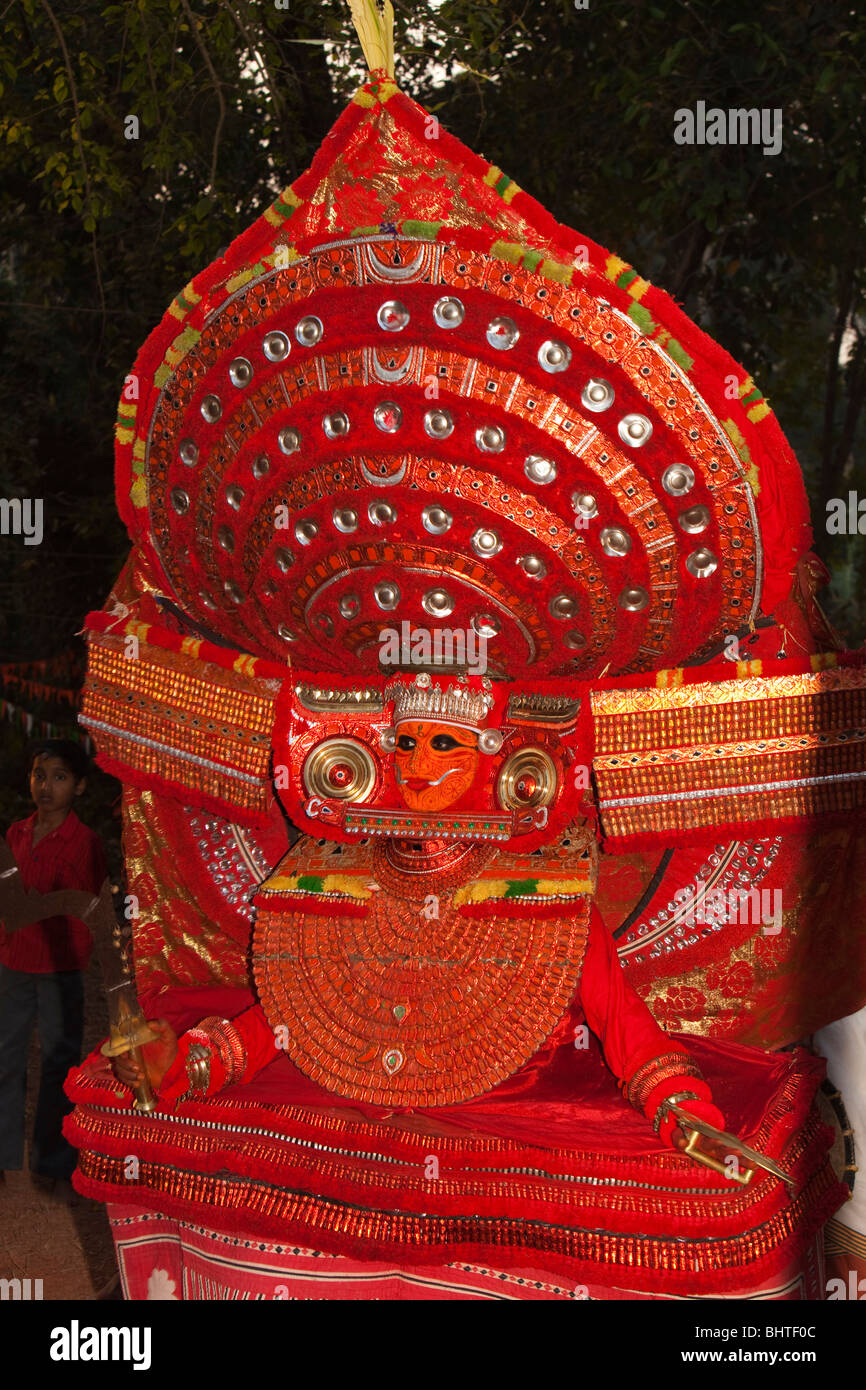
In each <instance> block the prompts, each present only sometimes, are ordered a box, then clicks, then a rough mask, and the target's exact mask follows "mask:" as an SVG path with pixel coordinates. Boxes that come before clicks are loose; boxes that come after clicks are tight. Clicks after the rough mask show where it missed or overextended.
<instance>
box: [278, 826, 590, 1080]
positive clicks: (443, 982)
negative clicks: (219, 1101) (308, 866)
mask: <svg viewBox="0 0 866 1390" xmlns="http://www.w3.org/2000/svg"><path fill="white" fill-rule="evenodd" d="M299 850H300V852H301V853H302V852H303V851H302V848H301V847H299ZM363 850H364V847H363V846H359V847H358V851H356V853H360V852H363ZM366 852H367V854H370V850H369V849H368V850H367V851H366ZM293 858H294V856H293V855H290V856H289V857H288V858H287V860H285V861H284V862H283V864H282V865H281V866H280V868H279V870H278V873H277V876H276V877H279V876H280V875H285V874H286V873H287V872H301V871H302V870H303V867H304V866H303V865H301V866H300V868H299V867H298V863H297V862H294V863H293ZM369 863H370V867H371V869H372V866H373V861H372V859H370V860H369ZM431 877H432V879H433V882H432V884H431V891H436V892H438V887H437V883H436V879H435V875H432V876H431ZM269 898H274V899H275V900H276V899H278V898H279V893H278V892H277V893H274V892H273V891H272V890H271V889H270V885H269V884H268V883H266V884H265V885H264V886H263V887H262V888H261V889H260V891H259V893H258V895H257V897H256V910H257V925H256V929H255V936H254V945H253V969H254V973H255V978H256V983H257V987H258V992H259V997H260V999H261V1002H262V1005H263V1007H264V1009H265V1012H266V1013H267V1015H268V1019H269V1021H270V1022H272V1023H273V1025H274V1026H275V1027H276V1026H277V1025H280V1024H282V1025H285V1027H286V1028H287V1030H288V1038H289V1044H288V1050H289V1056H290V1057H291V1059H292V1061H293V1062H294V1063H295V1064H296V1066H298V1067H300V1069H301V1070H302V1071H304V1072H306V1074H307V1075H308V1076H310V1077H312V1078H313V1080H314V1081H317V1082H319V1084H320V1085H322V1086H325V1087H326V1088H327V1089H328V1090H331V1091H336V1092H337V1093H338V1094H340V1095H344V1096H346V1097H349V1098H352V1099H355V1100H364V1101H366V1102H368V1103H370V1104H374V1105H392V1104H400V1105H411V1106H416V1105H417V1106H434V1105H453V1104H457V1103H458V1102H460V1101H462V1100H467V1099H469V1098H470V1097H472V1096H476V1095H481V1094H482V1093H483V1092H485V1091H488V1090H490V1088H491V1087H492V1086H495V1085H496V1084H497V1082H499V1081H501V1080H504V1078H505V1077H507V1076H511V1075H512V1074H513V1073H514V1072H515V1071H516V1070H517V1069H518V1068H519V1067H520V1066H521V1065H522V1064H523V1063H524V1062H525V1061H527V1060H528V1058H529V1057H531V1056H532V1054H533V1053H534V1052H535V1051H536V1050H537V1049H538V1047H539V1046H540V1045H541V1043H542V1042H543V1041H544V1039H545V1038H546V1037H547V1035H548V1034H549V1033H550V1031H551V1029H552V1028H553V1026H554V1024H555V1023H556V1022H557V1021H558V1020H559V1018H560V1017H561V1016H562V1014H563V1012H564V1011H565V1009H566V1008H567V1006H568V1004H569V1002H570V1000H571V999H572V997H573V995H574V992H575V990H576V988H577V984H578V981H579V979H580V970H581V964H582V961H583V955H584V951H585V949H586V941H587V935H588V930H589V901H588V899H587V898H578V899H577V900H576V901H575V902H573V903H570V904H569V905H568V908H567V909H565V908H564V909H563V914H562V916H558V917H557V916H547V915H545V916H544V917H539V916H536V915H535V914H534V913H533V912H531V911H527V912H526V913H523V914H521V913H519V912H517V911H516V910H515V905H514V904H512V903H508V904H507V905H504V906H503V909H502V911H501V913H497V914H495V915H490V916H485V917H483V918H473V917H469V916H466V915H465V914H462V913H460V912H459V911H457V910H456V909H454V908H453V907H452V906H450V905H449V904H448V903H447V901H445V900H444V899H443V900H442V901H441V902H440V904H439V916H438V917H431V918H430V919H429V920H427V919H426V918H425V917H423V916H421V917H420V918H419V913H418V906H417V903H413V902H405V901H403V900H401V899H400V898H398V897H396V896H395V895H394V894H393V892H392V891H390V890H389V891H387V892H385V891H383V892H381V893H375V894H373V896H372V899H371V902H370V907H369V912H368V914H367V915H365V916H362V917H359V916H352V917H341V916H340V914H339V908H338V907H337V908H336V909H335V912H334V914H333V915H332V916H321V915H317V914H310V915H304V914H303V913H293V912H291V911H287V910H285V908H282V907H279V906H277V905H276V903H275V905H274V906H271V905H270V903H269ZM396 1009H403V1010H405V1013H404V1014H403V1015H402V1016H401V1017H398V1015H397V1012H396V1011H395V1010H396Z"/></svg>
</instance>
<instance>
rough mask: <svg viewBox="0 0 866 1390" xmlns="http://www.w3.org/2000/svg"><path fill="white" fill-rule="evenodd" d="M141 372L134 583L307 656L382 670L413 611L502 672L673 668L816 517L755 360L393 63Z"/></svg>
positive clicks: (127, 407)
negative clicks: (474, 149) (396, 78)
mask: <svg viewBox="0 0 866 1390" xmlns="http://www.w3.org/2000/svg"><path fill="white" fill-rule="evenodd" d="M132 379H134V380H135V382H136V384H137V388H138V390H137V399H136V400H128V401H127V400H124V401H123V402H122V403H121V412H120V422H119V427H118V435H117V439H118V471H117V477H118V487H119V494H120V497H119V502H120V507H121V511H122V513H123V515H124V518H125V520H126V522H127V524H128V526H129V529H130V532H131V535H132V536H133V539H134V540H135V542H136V543H137V545H138V548H139V554H140V555H141V556H142V568H143V570H144V572H145V574H146V582H147V583H148V584H149V585H150V591H151V592H156V593H158V594H160V595H161V596H162V597H163V598H164V599H165V600H167V602H168V604H169V605H170V606H171V611H172V612H174V613H175V614H176V613H177V612H178V611H179V612H180V613H181V614H183V615H184V617H185V620H186V621H187V623H188V625H189V626H188V629H187V630H188V631H193V632H197V633H198V635H201V634H202V633H207V632H217V633H218V634H219V636H220V640H221V641H222V642H224V643H229V644H231V645H232V646H234V647H235V648H237V649H240V650H241V651H244V652H247V653H250V654H252V655H254V656H259V657H270V658H276V659H278V660H280V661H282V662H286V661H289V662H290V664H291V665H292V666H293V667H296V668H299V669H300V670H302V671H303V670H306V671H310V672H317V673H322V674H323V675H327V674H328V673H339V674H343V675H349V676H352V675H357V676H358V677H360V678H364V677H367V676H372V675H373V674H376V673H377V672H378V669H379V667H378V657H379V652H380V634H381V631H382V627H383V625H385V626H388V627H389V628H394V629H396V628H399V627H400V626H401V625H402V624H403V623H409V624H412V625H416V626H417V625H423V627H424V629H425V630H426V631H428V632H431V633H433V634H434V635H435V634H437V633H439V632H444V631H445V629H448V630H449V631H451V632H458V633H461V634H475V635H476V636H478V637H479V638H483V639H484V640H485V642H486V652H487V661H488V664H489V670H490V671H491V672H492V673H494V674H495V675H496V676H497V677H499V678H512V679H513V678H516V677H520V678H524V677H527V676H528V677H529V678H530V679H533V680H538V679H543V678H545V677H546V676H568V677H572V676H574V677H577V678H580V679H591V678H593V677H596V676H598V675H600V674H602V673H607V674H608V675H611V676H613V675H617V674H622V673H626V672H640V671H651V670H653V669H658V668H669V667H674V666H676V665H677V664H678V663H681V662H682V661H684V660H687V659H699V658H700V657H701V655H707V654H708V653H711V652H712V651H713V650H714V648H720V647H721V645H722V642H723V640H724V638H725V636H726V635H727V634H732V633H737V632H741V631H742V632H744V633H748V631H749V625H750V623H753V622H754V621H755V620H756V619H757V618H758V616H759V613H760V612H761V611H763V612H764V613H768V612H772V610H773V608H774V607H775V606H776V605H777V604H778V602H779V600H780V599H781V598H783V597H786V596H787V593H788V590H789V587H790V576H791V572H792V570H793V568H794V566H795V565H796V562H797V559H798V557H799V556H800V554H801V553H802V551H803V550H804V549H805V546H806V543H807V539H808V532H807V530H806V526H807V509H806V506H805V498H804V493H803V486H802V481H801V478H800V474H799V471H798V469H797V467H796V463H795V462H794V460H793V458H792V456H791V454H790V451H789V449H788V447H787V445H786V443H785V440H784V438H783V436H782V434H781V432H780V430H779V428H778V426H777V424H776V422H775V420H774V418H773V416H772V413H771V412H770V410H769V407H768V405H767V403H766V401H764V400H763V399H762V398H761V396H760V393H759V392H758V391H757V390H756V389H755V387H754V383H753V382H752V381H751V379H750V378H749V377H748V375H747V374H746V372H745V371H743V369H742V368H740V367H738V366H737V365H736V363H734V362H733V360H732V359H731V358H729V357H728V356H727V354H726V353H725V352H724V351H723V350H722V349H720V348H719V347H717V346H716V345H715V344H713V343H712V342H711V341H710V340H709V339H708V338H707V337H706V336H705V335H704V334H703V333H701V332H700V331H699V330H698V329H697V328H695V326H694V325H693V324H692V323H690V322H689V320H687V319H686V318H685V316H684V315H683V314H682V313H681V311H680V310H679V309H678V308H677V307H676V305H675V304H674V303H673V301H672V300H670V299H669V298H668V297H667V296H666V295H665V294H664V293H662V292H661V291H659V290H656V289H654V288H653V287H651V286H650V285H649V284H648V283H647V282H646V281H645V280H642V279H641V278H640V277H639V276H638V275H637V274H636V273H635V272H634V271H633V270H632V269H631V268H630V267H629V266H627V265H626V264H625V263H624V262H623V261H621V260H619V259H618V258H617V257H616V256H611V255H609V254H608V253H607V252H605V251H604V250H602V249H601V248H600V247H597V246H595V245H594V244H593V243H592V242H590V241H588V239H587V238H585V237H581V236H578V235H577V234H576V233H575V232H573V231H571V230H570V229H568V228H567V227H563V226H560V225H558V224H557V223H556V222H555V221H554V220H553V219H552V218H551V217H550V215H549V214H548V213H546V212H545V211H544V209H543V208H541V207H540V206H539V205H538V204H537V203H536V202H534V201H533V199H532V198H530V197H529V196H528V195H527V194H525V193H523V192H522V191H521V190H520V189H519V188H518V187H517V185H516V184H514V183H513V182H512V181H511V180H510V179H509V178H508V177H507V176H506V175H505V174H503V173H502V171H501V170H499V169H498V168H496V167H494V166H492V165H490V164H488V163H486V162H485V161H484V160H482V159H480V158H478V157H477V156H475V155H473V154H471V153H470V151H468V150H467V149H465V148H464V147H463V146H462V145H460V144H459V142H458V141H456V140H454V139H453V138H452V137H450V136H448V135H447V134H446V132H445V131H443V130H441V129H440V128H439V126H438V122H436V120H435V118H433V117H430V116H428V115H427V114H426V113H425V112H424V111H423V110H421V109H420V107H418V106H416V105H415V104H414V103H413V102H412V101H410V100H409V99H408V98H407V97H405V96H403V95H402V94H401V93H400V92H399V90H398V89H397V87H396V85H395V83H394V82H393V81H392V80H390V78H383V79H382V80H377V81H370V82H369V83H368V84H367V85H366V86H364V87H363V88H362V89H361V90H360V91H359V92H358V93H357V95H356V97H355V99H354V101H353V102H352V104H351V106H350V107H349V108H348V109H347V110H346V112H344V114H343V115H342V116H341V118H340V119H339V121H338V122H337V124H336V126H335V127H334V130H333V131H332V132H331V135H330V136H329V138H328V140H327V141H326V142H325V144H324V146H323V147H322V150H321V151H320V152H319V154H318V155H317V156H316V159H315V161H314V163H313V166H312V168H311V169H310V170H309V172H308V173H306V174H304V175H303V176H302V177H301V178H300V179H298V181H297V182H296V183H295V184H294V185H293V186H292V187H291V188H287V189H286V190H285V191H284V192H283V193H282V194H281V195H280V196H279V198H278V199H277V201H276V202H275V203H274V205H273V206H272V207H271V208H269V209H268V211H267V212H266V213H265V214H264V215H263V216H262V217H260V218H259V220H258V221H257V222H256V223H254V224H253V226H252V227H250V228H249V230H248V231H247V232H245V233H244V234H243V235H242V236H241V237H239V238H238V239H237V240H236V241H235V242H234V243H233V244H232V245H231V246H230V247H229V249H228V251H227V252H226V254H225V256H224V257H223V258H222V259H221V260H219V261H217V262H216V263H215V264H213V265H211V266H210V267H208V268H207V269H206V270H204V271H203V272H202V273H201V274H200V275H198V276H196V277H195V279H194V280H192V281H191V283H190V284H189V285H187V286H186V288H185V289H184V290H183V292H182V293H181V294H179V295H178V297H177V299H176V300H175V301H174V303H173V304H172V306H171V307H170V309H169V311H168V313H167V314H166V316H165V318H164V320H163V322H162V324H161V325H160V327H159V328H157V329H156V331H155V332H154V333H153V334H152V335H151V337H150V339H149V340H148V342H147V344H146V345H145V347H144V349H143V350H142V353H141V354H140V356H139V359H138V362H137V364H136V367H135V370H134V374H133V378H132ZM765 465H766V467H765Z"/></svg>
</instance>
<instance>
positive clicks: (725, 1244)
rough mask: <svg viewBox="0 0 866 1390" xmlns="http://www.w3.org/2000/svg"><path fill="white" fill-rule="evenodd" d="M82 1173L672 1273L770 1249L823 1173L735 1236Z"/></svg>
mask: <svg viewBox="0 0 866 1390" xmlns="http://www.w3.org/2000/svg"><path fill="white" fill-rule="evenodd" d="M78 1163H79V1170H80V1172H81V1174H82V1175H83V1176H84V1177H85V1178H86V1179H88V1180H90V1181H91V1182H97V1183H106V1184H112V1185H114V1186H117V1187H118V1188H119V1189H121V1190H122V1191H123V1192H124V1193H126V1194H129V1193H130V1192H131V1191H132V1192H135V1194H136V1195H137V1196H139V1197H140V1196H141V1195H142V1193H143V1192H154V1193H160V1194H162V1195H163V1196H165V1197H169V1198H174V1199H176V1200H179V1201H183V1202H188V1203H192V1202H194V1203H201V1204H202V1205H206V1206H207V1207H208V1208H209V1209H211V1211H218V1210H219V1209H221V1208H227V1209H232V1210H237V1209H238V1208H241V1207H247V1208H249V1209H250V1210H252V1211H254V1212H255V1214H256V1216H257V1217H258V1218H259V1219H262V1218H264V1219H270V1220H274V1221H279V1222H281V1223H286V1222H299V1223H302V1224H303V1225H304V1226H306V1227H307V1228H308V1229H309V1230H310V1231H311V1232H313V1231H323V1232H328V1233H333V1234H339V1235H340V1236H342V1237H344V1238H349V1239H353V1240H361V1241H369V1242H371V1243H374V1244H377V1245H379V1244H381V1243H383V1242H386V1241H387V1242H390V1243H393V1244H395V1245H398V1246H399V1245H405V1246H411V1247H414V1248H415V1249H419V1248H424V1249H430V1248H433V1247H436V1246H443V1245H462V1244H484V1245H487V1246H492V1247H506V1248H511V1249H513V1248H518V1249H527V1250H538V1251H543V1252H545V1253H553V1254H557V1255H562V1256H566V1257H569V1258H571V1259H575V1260H580V1261H584V1262H593V1263H597V1264H605V1265H615V1266H618V1267H623V1266H625V1267H631V1268H637V1269H645V1270H648V1271H659V1272H662V1271H664V1272H669V1273H692V1274H700V1273H709V1272H711V1271H713V1270H723V1269H732V1268H735V1267H737V1266H739V1265H743V1264H747V1263H750V1262H753V1261H755V1260H759V1259H761V1258H762V1257H763V1256H765V1255H768V1254H771V1253H772V1252H773V1251H774V1250H775V1249H777V1248H778V1247H779V1246H780V1245H781V1244H782V1243H783V1242H784V1241H786V1240H787V1239H789V1238H790V1237H791V1236H792V1235H793V1234H794V1233H795V1232H796V1231H797V1229H798V1227H799V1226H800V1225H802V1224H803V1218H804V1216H805V1215H806V1214H807V1213H808V1210H809V1208H810V1207H811V1206H812V1205H813V1203H814V1201H815V1200H816V1199H817V1198H818V1197H819V1196H820V1195H821V1193H822V1192H823V1191H825V1190H826V1189H827V1188H828V1187H829V1185H830V1180H829V1179H828V1177H827V1170H826V1167H825V1168H824V1169H822V1170H821V1173H819V1174H818V1175H817V1177H816V1179H814V1180H813V1181H812V1183H810V1185H809V1187H808V1188H807V1189H805V1190H804V1191H803V1192H801V1193H799V1194H798V1196H797V1197H796V1198H794V1199H793V1200H792V1201H791V1202H790V1204H789V1205H788V1206H786V1207H785V1208H784V1209H783V1210H782V1211H781V1212H777V1213H776V1215H775V1216H773V1217H771V1218H770V1219H769V1220H768V1221H766V1222H764V1223H763V1224H762V1225H760V1226H758V1227H756V1228H754V1229H753V1230H750V1231H744V1232H742V1233H740V1234H739V1235H737V1236H735V1237H730V1236H725V1237H701V1238H698V1239H694V1238H682V1237H671V1238H667V1239H665V1238H661V1237H652V1236H645V1235H640V1234H632V1233H629V1234H619V1233H615V1232H611V1231H590V1230H582V1229H573V1228H571V1227H568V1226H565V1225H560V1224H556V1223H552V1222H543V1221H535V1220H521V1219H517V1218H513V1217H506V1216H489V1217H485V1216H477V1215H467V1216H450V1215H442V1216H437V1215H427V1214H416V1213H410V1212H395V1211H382V1210H377V1209H370V1208H364V1207H361V1206H358V1205H356V1204H353V1203H351V1202H347V1201H345V1200H340V1201H338V1200H335V1199H330V1198H326V1197H321V1196H315V1195H313V1194H312V1193H309V1192H303V1191H292V1190H288V1189H284V1188H276V1187H273V1186H271V1185H270V1184H268V1183H264V1182H261V1181H257V1180H255V1179H253V1178H246V1177H231V1178H223V1177H216V1176H213V1175H211V1174H207V1173H197V1172H189V1171H186V1170H184V1169H178V1168H173V1167H171V1168H170V1167H166V1166H163V1165H160V1164H154V1163H149V1162H147V1161H146V1160H144V1161H141V1162H140V1165H139V1180H138V1183H137V1184H135V1185H134V1186H133V1185H132V1184H130V1183H129V1181H128V1180H127V1179H126V1178H125V1165H124V1160H123V1159H122V1158H109V1157H107V1156H106V1155H104V1154H98V1153H94V1152H92V1151H91V1150H81V1151H80V1152H79V1157H78Z"/></svg>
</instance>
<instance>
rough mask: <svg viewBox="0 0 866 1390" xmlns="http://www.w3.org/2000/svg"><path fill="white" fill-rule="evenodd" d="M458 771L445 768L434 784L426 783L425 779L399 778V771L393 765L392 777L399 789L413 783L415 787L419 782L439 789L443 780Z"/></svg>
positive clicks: (458, 769) (452, 768)
mask: <svg viewBox="0 0 866 1390" xmlns="http://www.w3.org/2000/svg"><path fill="white" fill-rule="evenodd" d="M460 771H461V769H460V768H459V767H449V768H447V769H446V770H445V772H443V773H442V776H441V777H437V778H436V780H435V781H434V782H428V781H427V778H426V777H401V776H400V769H399V767H397V766H396V765H395V767H394V776H395V777H396V779H397V782H398V783H399V785H400V786H401V787H408V786H411V785H412V783H413V782H414V783H415V784H416V785H417V784H418V783H419V782H421V783H423V785H424V786H425V787H439V786H441V785H442V783H443V782H444V781H445V778H446V777H453V775H454V773H455V772H460Z"/></svg>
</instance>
